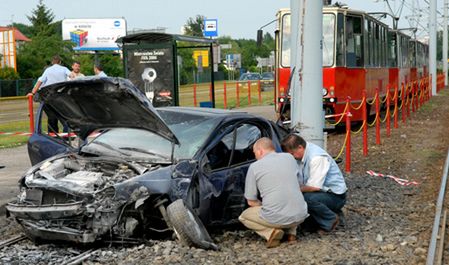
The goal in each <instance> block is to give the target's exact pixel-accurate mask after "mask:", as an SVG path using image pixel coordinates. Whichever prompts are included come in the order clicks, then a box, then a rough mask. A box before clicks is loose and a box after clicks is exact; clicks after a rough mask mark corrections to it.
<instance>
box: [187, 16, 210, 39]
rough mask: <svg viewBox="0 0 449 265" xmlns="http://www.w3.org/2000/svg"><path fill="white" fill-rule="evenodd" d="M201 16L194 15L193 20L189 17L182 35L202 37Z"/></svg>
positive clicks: (202, 24)
mask: <svg viewBox="0 0 449 265" xmlns="http://www.w3.org/2000/svg"><path fill="white" fill-rule="evenodd" d="M205 19H206V17H205V16H203V15H196V17H195V18H192V17H190V18H189V19H188V20H187V22H186V24H185V25H184V34H185V35H189V36H196V37H203V30H204V20H205Z"/></svg>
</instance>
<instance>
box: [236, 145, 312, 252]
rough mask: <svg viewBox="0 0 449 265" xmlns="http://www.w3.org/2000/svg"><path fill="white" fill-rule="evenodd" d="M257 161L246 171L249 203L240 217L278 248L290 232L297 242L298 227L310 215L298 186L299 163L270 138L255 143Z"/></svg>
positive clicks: (290, 236) (268, 244)
mask: <svg viewBox="0 0 449 265" xmlns="http://www.w3.org/2000/svg"><path fill="white" fill-rule="evenodd" d="M253 151H254V155H255V156H256V159H257V161H256V162H254V163H253V164H251V166H250V167H249V169H248V172H247V174H246V181H245V198H246V200H247V202H248V205H249V206H250V207H249V208H248V209H246V210H245V211H243V213H242V214H241V215H240V217H239V220H240V222H242V223H243V224H244V225H245V226H246V227H248V228H249V229H252V230H254V231H255V232H256V233H257V234H259V235H260V236H262V237H263V238H265V239H266V240H267V243H266V246H267V247H268V248H271V247H276V246H278V245H279V244H280V240H281V239H282V237H283V235H284V230H285V231H286V232H287V240H288V241H289V242H295V241H296V229H297V227H298V225H299V224H300V223H302V222H303V221H304V220H305V219H306V218H307V216H308V214H307V205H306V203H305V201H304V197H303V196H302V194H301V191H300V190H299V189H298V186H299V183H298V179H297V173H298V166H297V164H296V161H295V159H294V158H293V157H292V156H291V155H290V154H286V153H276V152H275V149H274V146H273V143H272V141H271V140H270V139H269V138H266V137H264V138H260V139H259V140H257V141H256V142H255V143H254V146H253Z"/></svg>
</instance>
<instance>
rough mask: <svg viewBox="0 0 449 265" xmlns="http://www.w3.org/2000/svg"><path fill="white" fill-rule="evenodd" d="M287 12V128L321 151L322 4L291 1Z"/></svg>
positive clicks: (302, 0) (322, 115)
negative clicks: (289, 71)
mask: <svg viewBox="0 0 449 265" xmlns="http://www.w3.org/2000/svg"><path fill="white" fill-rule="evenodd" d="M290 9H291V32H292V34H291V54H290V56H291V59H292V60H291V66H290V69H292V75H293V78H292V83H291V92H292V105H291V111H292V112H291V118H292V123H291V126H292V128H294V129H296V130H297V131H299V134H300V135H301V136H302V137H303V138H304V139H305V140H307V141H310V142H312V143H314V144H317V145H319V146H321V147H323V145H324V135H323V128H324V111H323V102H322V100H323V98H322V87H323V85H322V84H323V70H322V61H323V53H322V35H323V34H322V31H323V18H322V17H323V14H322V10H323V2H322V1H321V0H319V1H318V0H314V1H307V0H291V1H290ZM293 69H294V71H293Z"/></svg>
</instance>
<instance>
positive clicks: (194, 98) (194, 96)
mask: <svg viewBox="0 0 449 265" xmlns="http://www.w3.org/2000/svg"><path fill="white" fill-rule="evenodd" d="M193 106H195V107H197V106H198V102H197V100H196V83H193Z"/></svg>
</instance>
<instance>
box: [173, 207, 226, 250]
mask: <svg viewBox="0 0 449 265" xmlns="http://www.w3.org/2000/svg"><path fill="white" fill-rule="evenodd" d="M167 216H168V219H169V220H170V224H171V225H172V228H173V231H174V232H175V234H176V237H177V238H178V239H179V241H181V243H182V244H184V245H186V246H189V247H191V246H194V247H198V248H203V249H213V250H218V247H217V245H215V244H214V243H213V242H212V239H211V238H210V236H209V233H208V232H207V230H206V227H204V225H203V223H202V222H201V220H200V219H199V218H198V216H197V215H196V214H195V213H194V212H193V210H192V209H191V208H190V207H189V206H188V205H186V204H185V203H184V201H183V200H182V199H179V200H176V201H174V202H173V203H171V204H170V205H169V206H168V207H167Z"/></svg>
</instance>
